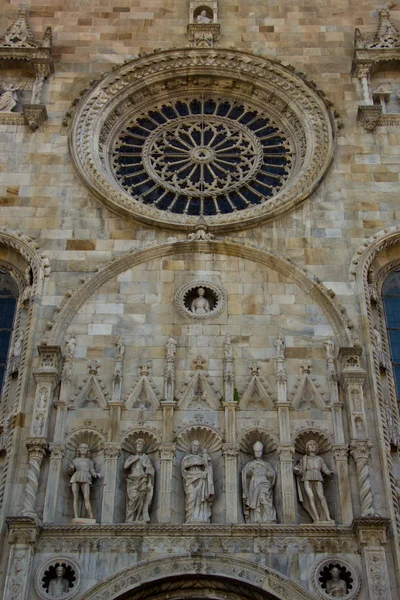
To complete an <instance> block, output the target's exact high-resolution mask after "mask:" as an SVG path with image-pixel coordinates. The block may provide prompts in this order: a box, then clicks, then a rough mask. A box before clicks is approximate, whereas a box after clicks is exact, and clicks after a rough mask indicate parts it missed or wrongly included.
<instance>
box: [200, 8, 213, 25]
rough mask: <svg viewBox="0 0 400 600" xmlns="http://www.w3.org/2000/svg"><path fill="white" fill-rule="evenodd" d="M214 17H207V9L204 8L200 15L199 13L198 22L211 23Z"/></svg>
mask: <svg viewBox="0 0 400 600" xmlns="http://www.w3.org/2000/svg"><path fill="white" fill-rule="evenodd" d="M211 22H212V19H210V17H207V11H206V10H202V11H201V13H200V14H199V15H197V23H211Z"/></svg>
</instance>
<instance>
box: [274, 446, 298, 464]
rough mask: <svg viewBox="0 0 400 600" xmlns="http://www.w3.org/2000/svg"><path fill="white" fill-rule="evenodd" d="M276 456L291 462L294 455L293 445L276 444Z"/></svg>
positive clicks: (283, 460)
mask: <svg viewBox="0 0 400 600" xmlns="http://www.w3.org/2000/svg"><path fill="white" fill-rule="evenodd" d="M277 452H278V456H279V459H280V461H281V462H292V461H293V457H294V452H295V449H294V446H278V448H277Z"/></svg>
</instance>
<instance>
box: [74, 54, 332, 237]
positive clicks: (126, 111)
mask: <svg viewBox="0 0 400 600" xmlns="http://www.w3.org/2000/svg"><path fill="white" fill-rule="evenodd" d="M188 72H193V75H189V76H188V75H184V76H181V75H180V73H188ZM222 90H223V94H224V96H225V97H227V98H228V97H229V98H232V101H234V102H241V103H243V102H249V103H250V104H251V105H252V106H254V107H255V109H256V110H259V111H261V112H263V113H264V112H265V111H266V110H267V111H268V118H269V119H272V121H277V122H279V123H280V124H281V123H282V126H283V127H284V128H285V136H286V138H287V140H288V143H289V144H290V145H291V146H292V147H293V148H294V147H296V148H297V150H296V159H295V160H294V163H293V164H292V166H291V175H290V180H289V181H288V182H287V183H285V185H282V188H281V189H280V190H279V191H278V192H277V193H275V194H274V195H273V196H272V197H271V199H269V200H268V202H261V203H260V204H256V203H255V204H252V205H251V206H249V207H248V208H245V209H243V210H242V209H240V210H238V209H236V210H233V211H232V212H229V214H222V212H221V213H220V214H214V215H209V214H206V213H203V216H204V218H205V220H206V221H207V224H208V225H209V226H210V227H212V228H213V229H214V228H218V227H223V228H229V229H237V228H242V227H244V226H247V225H250V224H254V223H257V222H259V221H261V220H265V219H266V218H273V217H276V216H277V215H278V214H282V213H285V212H287V211H288V210H290V209H291V208H293V207H294V206H295V205H297V204H299V203H300V202H301V201H302V200H304V199H305V198H306V197H308V196H309V195H310V193H312V192H313V191H314V189H315V188H316V187H317V186H318V184H319V182H320V181H321V180H322V178H323V176H324V174H325V173H326V171H327V169H328V168H329V165H330V163H331V161H332V157H333V151H334V146H335V143H334V137H335V133H334V125H333V118H332V116H331V114H330V112H329V109H328V108H327V105H326V103H325V100H324V99H323V97H322V96H320V95H319V93H318V92H317V91H316V90H315V88H314V87H313V86H311V85H310V84H308V83H306V82H305V81H304V79H303V78H302V77H301V76H300V75H299V74H297V73H295V72H294V70H291V69H290V68H289V67H284V66H283V65H281V64H279V63H278V62H275V61H272V60H267V59H266V58H263V57H260V56H257V57H256V56H254V55H251V54H245V53H239V52H237V51H233V50H214V51H213V53H212V54H210V51H209V49H205V48H204V49H202V48H192V49H180V50H169V51H163V52H160V53H155V54H153V55H149V56H145V57H141V58H139V59H137V60H135V61H132V62H130V63H128V64H125V65H122V66H119V67H117V68H114V69H113V70H112V71H111V72H110V73H108V74H107V75H106V76H105V77H104V78H103V79H102V80H101V81H100V82H97V83H95V84H94V85H93V86H92V88H91V89H90V90H89V91H88V93H87V94H85V95H84V97H83V98H82V100H81V101H80V102H79V103H78V106H77V108H76V112H75V115H74V119H73V123H72V126H71V129H70V148H71V153H72V157H73V161H74V164H75V167H76V168H77V170H78V172H79V173H80V175H81V177H82V178H83V180H84V181H85V183H86V185H87V186H88V188H89V189H90V190H91V191H92V192H93V193H94V194H95V195H96V196H97V197H98V198H99V199H101V200H102V201H103V202H105V203H106V204H107V205H108V206H109V207H110V208H112V209H113V210H115V211H116V212H118V213H122V214H128V215H129V216H134V217H135V218H137V219H139V220H141V221H145V222H148V223H153V224H158V225H165V226H170V227H175V228H180V229H186V228H187V227H188V226H194V225H196V222H197V220H198V216H196V215H192V216H191V215H190V214H179V213H178V212H176V211H175V212H174V211H173V210H159V209H158V208H157V207H156V206H155V205H154V206H152V205H151V204H150V205H149V204H146V203H143V202H142V201H141V200H142V199H141V198H140V197H139V196H135V194H133V195H130V194H129V193H128V192H127V191H126V190H125V189H124V188H123V186H122V187H121V186H120V185H119V184H118V183H117V180H116V179H114V178H112V177H110V176H109V169H110V165H108V163H107V161H106V160H105V157H106V155H107V154H108V150H107V149H108V148H109V146H110V144H112V143H113V142H114V139H115V135H116V132H117V130H118V129H120V128H121V127H122V126H123V125H124V124H125V121H126V122H127V119H132V118H134V119H136V118H140V117H141V116H144V114H145V111H146V110H148V107H149V98H150V97H151V101H152V103H153V104H154V106H156V105H157V104H159V103H160V102H165V101H166V98H167V97H168V101H169V102H170V101H172V100H173V95H175V97H176V98H177V99H179V98H182V97H183V95H184V96H188V95H192V96H193V95H195V96H197V97H201V94H202V93H206V94H207V95H211V96H214V95H216V97H217V96H218V95H221V91H222ZM199 94H200V96H199ZM261 112H260V114H261ZM121 115H124V117H123V118H124V122H122V120H121ZM103 124H104V125H103ZM94 140H99V145H96V143H94ZM293 156H294V155H293ZM201 160H203V161H206V160H209V158H207V157H205V156H202V157H201ZM210 160H211V159H210ZM106 163H107V164H106ZM297 174H299V176H295V175H297Z"/></svg>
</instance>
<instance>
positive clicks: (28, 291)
mask: <svg viewBox="0 0 400 600" xmlns="http://www.w3.org/2000/svg"><path fill="white" fill-rule="evenodd" d="M24 280H25V288H24V290H23V292H22V302H23V303H25V302H29V300H30V297H31V295H32V269H31V267H30V265H28V266H27V267H26V269H25V273H24Z"/></svg>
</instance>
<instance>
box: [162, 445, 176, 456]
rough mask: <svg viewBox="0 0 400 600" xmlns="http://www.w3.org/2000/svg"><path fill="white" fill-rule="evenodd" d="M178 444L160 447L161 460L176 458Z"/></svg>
mask: <svg viewBox="0 0 400 600" xmlns="http://www.w3.org/2000/svg"><path fill="white" fill-rule="evenodd" d="M175 452H176V444H162V445H161V446H160V458H161V460H173V459H174V458H175Z"/></svg>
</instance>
